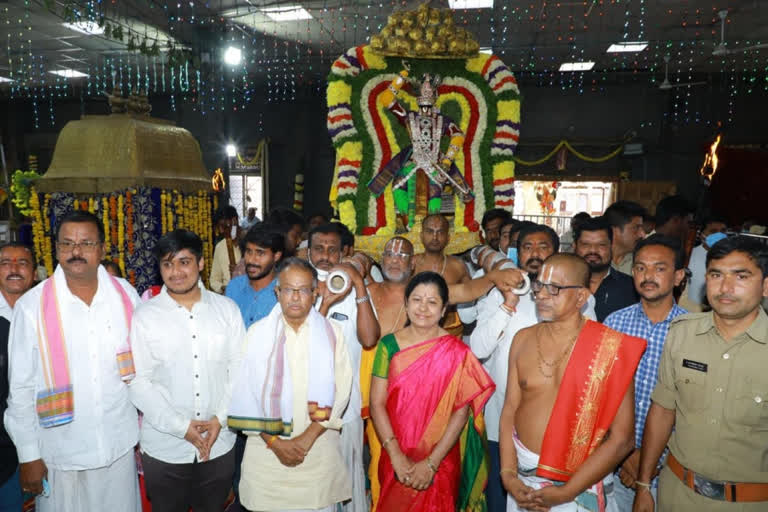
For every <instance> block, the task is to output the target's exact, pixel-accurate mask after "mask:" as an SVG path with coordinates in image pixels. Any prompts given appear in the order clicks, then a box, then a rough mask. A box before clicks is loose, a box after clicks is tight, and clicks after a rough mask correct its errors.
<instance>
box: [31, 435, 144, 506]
mask: <svg viewBox="0 0 768 512" xmlns="http://www.w3.org/2000/svg"><path fill="white" fill-rule="evenodd" d="M48 484H49V485H50V488H51V492H50V494H49V495H48V497H43V496H38V497H37V499H36V500H35V509H36V510H37V511H38V512H84V511H87V510H88V511H90V510H109V511H110V512H141V497H140V494H139V480H138V475H137V472H136V459H135V457H134V454H133V448H131V449H130V450H129V451H128V452H127V453H125V454H124V455H122V456H121V457H120V458H118V459H117V460H116V461H115V462H113V463H112V464H110V465H109V466H106V467H103V468H97V469H84V470H71V471H66V470H58V469H53V468H48Z"/></svg>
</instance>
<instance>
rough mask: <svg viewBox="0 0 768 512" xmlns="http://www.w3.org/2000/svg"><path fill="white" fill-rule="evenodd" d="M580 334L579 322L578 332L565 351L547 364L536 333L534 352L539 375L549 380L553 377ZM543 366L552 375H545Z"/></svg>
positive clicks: (539, 338)
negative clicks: (546, 367) (547, 368)
mask: <svg viewBox="0 0 768 512" xmlns="http://www.w3.org/2000/svg"><path fill="white" fill-rule="evenodd" d="M582 321H583V320H582ZM547 327H549V326H547ZM580 333H581V322H579V330H578V332H577V333H576V334H575V335H574V336H573V338H571V340H570V341H569V342H568V345H567V346H566V347H565V350H563V353H562V354H560V355H559V356H558V357H557V358H556V359H555V360H554V361H552V362H549V361H547V360H546V359H544V354H542V353H541V335H540V334H539V333H536V351H537V355H538V360H539V361H538V362H539V373H541V374H542V375H543V376H544V377H545V378H547V379H551V378H552V377H554V375H555V372H556V371H557V369H558V368H559V367H560V365H561V364H562V363H563V361H564V360H565V358H566V357H568V356H569V355H570V354H571V350H572V349H573V345H574V344H575V343H576V339H577V338H578V337H579V334H580ZM545 365H546V366H548V367H549V368H551V369H552V373H550V374H547V373H546V372H545V371H544V366H545Z"/></svg>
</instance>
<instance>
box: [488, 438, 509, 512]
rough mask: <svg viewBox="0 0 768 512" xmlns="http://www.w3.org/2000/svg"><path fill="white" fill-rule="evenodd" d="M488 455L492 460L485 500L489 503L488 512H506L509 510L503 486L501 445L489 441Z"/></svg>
mask: <svg viewBox="0 0 768 512" xmlns="http://www.w3.org/2000/svg"><path fill="white" fill-rule="evenodd" d="M488 454H489V455H490V459H491V467H490V468H489V471H488V486H487V487H486V488H485V500H486V502H487V503H488V512H504V511H505V510H507V491H506V490H504V486H503V485H502V484H501V455H500V453H499V443H498V442H496V441H488Z"/></svg>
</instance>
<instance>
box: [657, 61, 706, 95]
mask: <svg viewBox="0 0 768 512" xmlns="http://www.w3.org/2000/svg"><path fill="white" fill-rule="evenodd" d="M669 61H670V56H669V55H668V54H667V55H665V56H664V81H663V82H661V83H660V84H659V89H661V90H662V91H668V90H670V89H672V88H674V87H690V86H694V85H707V82H682V83H675V84H673V83H672V82H670V81H669Z"/></svg>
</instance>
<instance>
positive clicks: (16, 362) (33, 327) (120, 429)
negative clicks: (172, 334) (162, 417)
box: [5, 212, 141, 512]
mask: <svg viewBox="0 0 768 512" xmlns="http://www.w3.org/2000/svg"><path fill="white" fill-rule="evenodd" d="M104 252H105V251H104V227H103V224H102V222H101V220H100V219H99V218H97V217H96V216H95V215H93V214H90V213H87V212H74V213H71V214H69V215H67V216H65V217H64V218H63V219H62V220H61V222H60V224H59V226H58V229H57V230H56V257H57V259H58V262H59V266H58V267H57V268H56V271H55V272H54V274H53V276H52V277H50V278H49V279H46V280H45V281H43V282H42V283H40V284H39V285H38V286H36V287H35V288H33V289H32V290H30V291H29V292H27V293H26V294H25V295H24V296H23V297H21V298H20V299H19V300H18V302H16V306H15V307H14V311H13V320H12V321H11V334H10V340H9V347H8V355H9V361H10V364H9V367H10V371H9V385H10V394H9V397H8V409H7V410H6V412H5V427H6V429H7V430H8V433H9V434H10V436H11V439H13V442H14V444H15V445H16V451H17V454H18V457H19V461H20V462H21V467H20V477H21V486H22V490H24V491H26V492H30V493H33V494H37V495H38V497H37V500H36V509H37V510H38V511H40V512H49V511H50V512H82V511H86V510H99V509H101V508H103V507H104V506H105V505H106V506H108V507H109V510H110V512H137V511H139V510H140V509H141V502H140V499H139V487H138V479H137V474H136V461H135V458H134V454H133V447H134V446H135V445H136V442H137V441H138V433H139V432H138V430H139V429H138V416H137V414H136V409H135V408H134V407H133V404H131V402H130V400H129V398H128V386H127V385H126V382H125V380H124V379H129V378H130V375H129V372H125V368H124V367H123V366H122V365H123V363H124V362H125V360H126V359H125V358H124V356H125V355H126V351H125V350H123V348H122V347H124V346H125V344H126V342H127V340H128V330H129V325H128V322H127V318H129V317H130V314H131V312H132V309H133V306H134V305H135V304H136V303H138V301H139V296H138V295H137V294H136V291H135V290H134V289H133V287H131V285H130V284H128V283H127V282H126V281H124V280H123V279H119V278H114V277H111V276H110V275H109V274H108V273H107V271H106V270H105V269H104V267H103V266H102V265H101V264H100V262H101V260H102V259H103V257H104ZM41 299H48V300H47V301H46V304H45V305H41ZM43 318H45V320H43ZM41 331H42V332H41ZM44 333H45V334H46V336H45V338H46V339H47V344H46V341H43V340H42V339H41V335H42V334H44ZM54 346H55V347H57V349H58V350H56V354H58V355H59V356H61V355H62V354H63V357H58V358H55V355H56V354H53V355H52V354H51V353H50V352H48V351H47V352H46V353H43V354H41V351H40V350H39V347H46V348H48V349H50V348H51V347H54ZM129 354H130V352H128V355H129ZM121 357H123V359H121ZM128 359H129V358H128ZM46 363H48V365H46ZM50 363H53V364H54V365H56V364H58V365H59V367H61V366H63V367H64V368H66V376H65V380H61V379H60V375H61V374H59V373H57V374H56V375H54V376H53V377H52V376H50ZM127 367H132V364H129V365H126V368H127ZM121 369H123V371H122V372H121ZM121 373H123V377H122V378H121ZM51 379H53V382H51ZM60 382H62V383H64V384H65V386H63V387H58V386H57V384H59V383H60ZM60 389H64V390H65V391H62V392H61V393H56V395H55V396H62V397H65V396H66V397H68V398H67V400H66V402H64V405H62V409H65V410H66V409H68V415H65V416H63V415H57V416H56V421H57V423H56V425H55V426H54V427H53V428H46V427H45V426H44V425H50V423H49V422H48V421H50V418H51V415H52V414H54V413H58V412H59V410H58V409H57V410H50V409H47V411H48V414H47V415H46V413H45V412H40V411H41V407H43V408H44V407H45V406H46V403H45V402H44V401H41V400H44V399H45V397H46V396H49V392H52V391H58V390H60ZM65 405H68V406H69V407H68V408H66V407H65ZM36 408H37V409H38V410H37V411H36ZM42 410H43V411H45V410H46V409H42ZM51 411H52V412H51ZM46 479H47V482H48V485H49V489H45V490H44V483H43V481H44V480H46ZM44 491H45V492H44ZM41 493H42V494H43V495H41Z"/></svg>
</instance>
